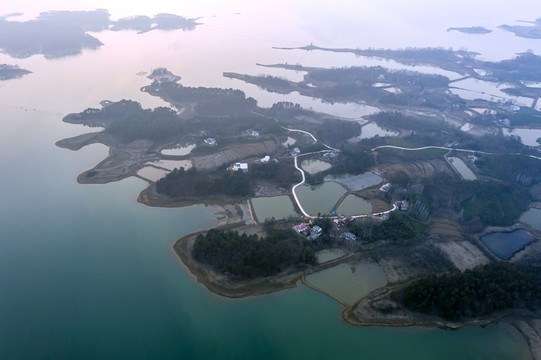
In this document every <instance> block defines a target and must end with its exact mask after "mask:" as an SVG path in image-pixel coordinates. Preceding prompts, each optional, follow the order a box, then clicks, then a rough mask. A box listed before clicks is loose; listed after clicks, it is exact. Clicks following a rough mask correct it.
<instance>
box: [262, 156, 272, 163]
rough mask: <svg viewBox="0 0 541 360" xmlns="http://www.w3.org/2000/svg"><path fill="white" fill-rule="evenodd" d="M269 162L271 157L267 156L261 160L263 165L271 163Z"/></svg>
mask: <svg viewBox="0 0 541 360" xmlns="http://www.w3.org/2000/svg"><path fill="white" fill-rule="evenodd" d="M269 160H270V156H269V155H267V156H265V157H264V158H262V159H261V163H262V164H266V163H268V162H269Z"/></svg>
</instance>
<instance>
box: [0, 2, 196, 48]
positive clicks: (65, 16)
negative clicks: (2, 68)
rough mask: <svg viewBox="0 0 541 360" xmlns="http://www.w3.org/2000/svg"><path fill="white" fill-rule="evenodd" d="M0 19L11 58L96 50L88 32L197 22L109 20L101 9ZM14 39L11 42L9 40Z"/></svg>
mask: <svg viewBox="0 0 541 360" xmlns="http://www.w3.org/2000/svg"><path fill="white" fill-rule="evenodd" d="M12 15H13V14H11V15H8V16H4V17H0V34H9V36H7V35H4V36H0V49H2V51H3V52H5V53H7V54H8V55H10V56H12V57H15V58H27V57H30V56H32V55H37V54H42V55H43V56H45V57H46V58H59V57H65V56H72V55H77V54H80V53H81V52H82V51H83V50H84V49H91V50H95V49H98V48H99V47H100V46H101V45H103V44H102V42H101V41H100V40H99V39H98V38H96V37H95V36H93V35H90V34H89V32H101V31H106V30H109V29H110V30H112V31H120V30H137V31H138V33H144V32H148V31H151V30H175V29H182V30H193V29H194V28H195V27H196V26H197V25H198V23H197V22H196V19H188V18H184V17H182V16H179V15H174V14H159V15H156V16H155V17H153V18H149V17H147V16H136V17H130V18H122V19H119V20H117V21H112V20H111V19H110V15H109V12H108V11H107V10H105V9H98V10H93V11H48V12H43V13H40V14H39V16H38V17H37V18H36V19H33V20H29V21H22V22H21V21H11V20H10V19H9V18H10V17H11V16H12ZM14 38H16V39H18V40H17V41H16V42H14V41H13V40H12V39H14Z"/></svg>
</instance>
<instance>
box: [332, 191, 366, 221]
mask: <svg viewBox="0 0 541 360" xmlns="http://www.w3.org/2000/svg"><path fill="white" fill-rule="evenodd" d="M336 212H337V213H338V214H341V215H350V216H351V215H366V214H371V213H372V204H371V203H370V201H368V200H366V199H363V198H362V197H360V196H357V195H353V194H350V195H348V196H346V197H345V198H344V200H342V202H341V203H340V205H339V206H338V208H337V209H336Z"/></svg>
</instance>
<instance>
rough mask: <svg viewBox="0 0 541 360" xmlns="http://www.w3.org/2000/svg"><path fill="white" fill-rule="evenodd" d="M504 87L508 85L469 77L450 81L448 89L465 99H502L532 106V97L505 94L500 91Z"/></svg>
mask: <svg viewBox="0 0 541 360" xmlns="http://www.w3.org/2000/svg"><path fill="white" fill-rule="evenodd" d="M505 87H508V86H507V85H505V84H503V85H498V84H495V83H491V82H488V81H483V80H478V79H471V78H470V79H465V80H460V81H457V82H454V83H452V84H451V88H450V90H451V92H452V93H453V94H456V95H458V96H460V97H461V98H463V99H467V100H475V99H484V100H489V101H496V100H499V99H500V100H503V101H513V103H515V104H517V105H521V106H532V104H533V99H531V98H527V97H522V96H511V95H507V94H506V93H504V92H503V91H501V89H503V88H505Z"/></svg>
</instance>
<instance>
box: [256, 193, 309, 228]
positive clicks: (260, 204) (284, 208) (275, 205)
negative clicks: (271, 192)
mask: <svg viewBox="0 0 541 360" xmlns="http://www.w3.org/2000/svg"><path fill="white" fill-rule="evenodd" d="M251 202H252V207H253V209H254V213H255V216H256V218H257V221H258V222H263V221H265V219H271V218H273V217H274V218H275V219H286V218H288V217H289V216H298V214H297V213H296V212H295V209H294V207H293V203H292V202H291V199H290V198H289V196H287V195H282V196H270V197H258V198H252V199H251Z"/></svg>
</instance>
